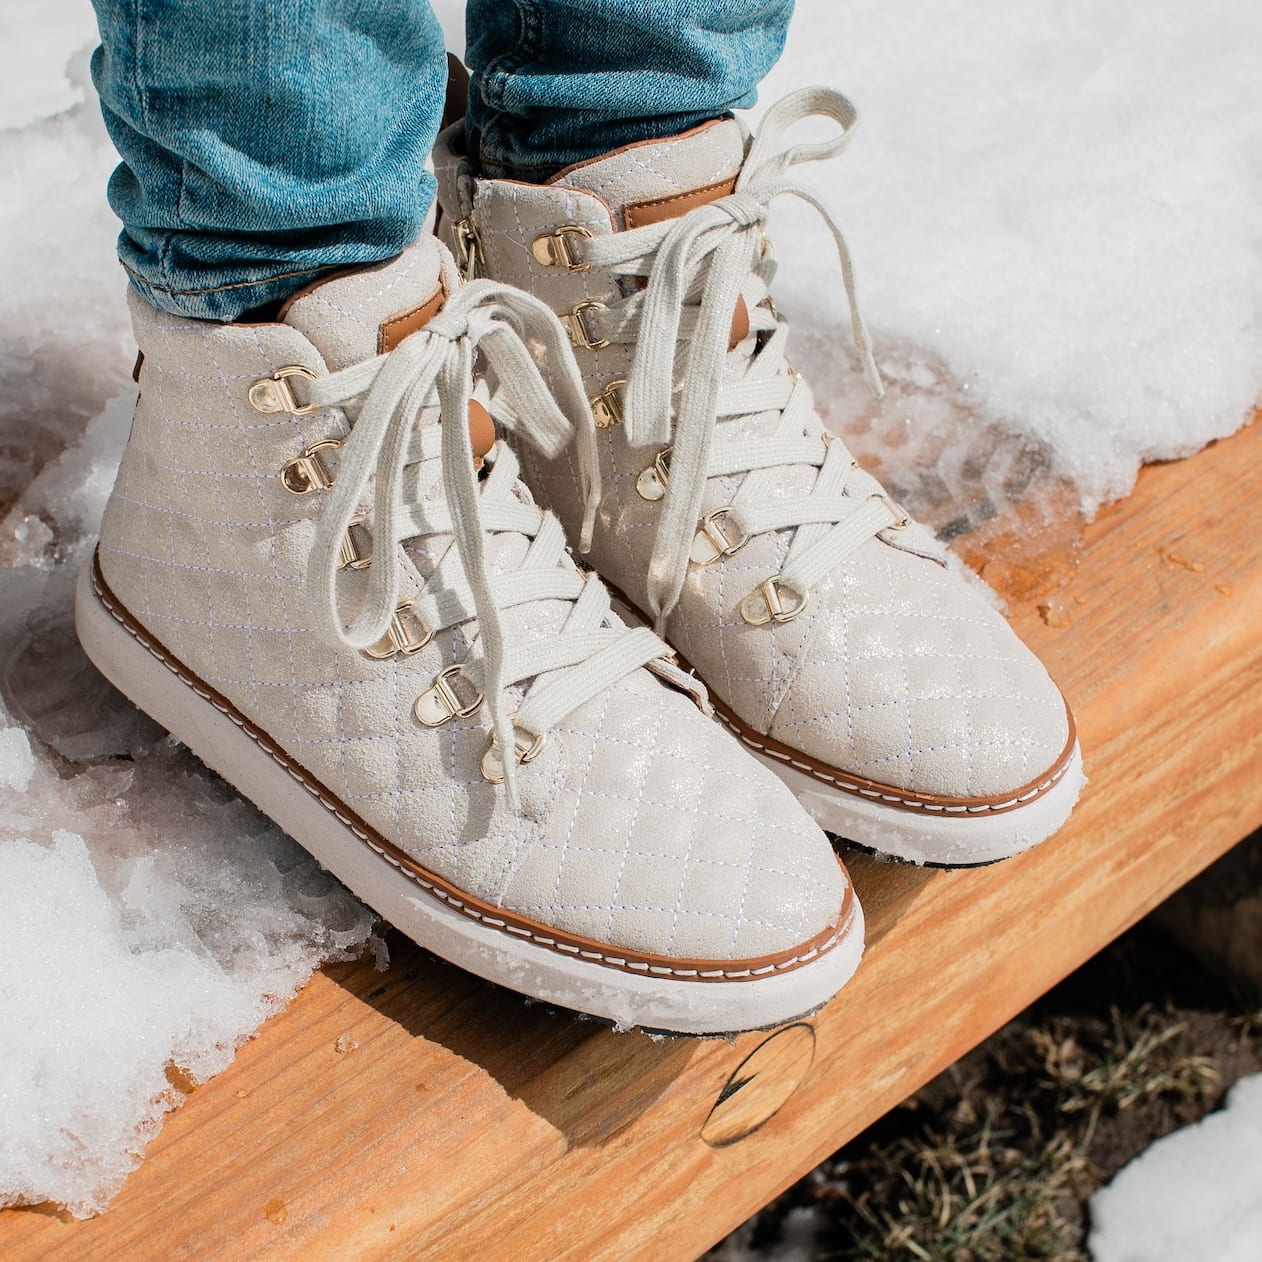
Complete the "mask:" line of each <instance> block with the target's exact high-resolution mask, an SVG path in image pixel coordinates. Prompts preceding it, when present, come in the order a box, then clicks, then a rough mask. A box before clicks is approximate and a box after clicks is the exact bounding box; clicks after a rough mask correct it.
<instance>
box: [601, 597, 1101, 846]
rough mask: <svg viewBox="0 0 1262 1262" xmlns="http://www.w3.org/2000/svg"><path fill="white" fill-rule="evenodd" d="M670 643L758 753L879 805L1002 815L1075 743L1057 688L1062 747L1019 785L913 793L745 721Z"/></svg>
mask: <svg viewBox="0 0 1262 1262" xmlns="http://www.w3.org/2000/svg"><path fill="white" fill-rule="evenodd" d="M605 586H606V587H607V588H609V590H610V592H612V593H613V595H614V596H616V597H617V598H618V599H619V600H620V601H622V603H623V604H624V605H626V607H627V608H628V609H630V610H631V611H632V612H633V613H634V614H635V615H636V617H637V618H639V619H640V620H641V621H642V622H644V623H645V624H646V625H648V626H652V620H651V619H649V618H645V617H644V615H643V614H642V613H641V612H640V610H639V608H638V607H637V606H636V605H635V604H633V603H632V602H631V601H630V600H628V599H627V597H626V596H625V594H624V593H623V592H621V591H620V590H619V589H618V588H616V587H615V586H614V585H613V584H612V583H610V582H609V581H608V580H607V579H606V580H605ZM671 648H672V649H673V650H674V652H675V656H676V657H677V658H678V659H679V665H680V666H681V668H682V669H684V670H686V671H690V672H691V673H692V674H694V675H696V677H697V678H698V679H700V680H701V682H702V683H703V684H705V685H706V690H707V691H708V692H709V694H710V704H711V705H712V706H713V707H714V710H715V713H716V714H717V715H718V716H719V718H720V719H721V720H722V722H723V725H724V726H725V727H727V728H728V729H729V730H730V731H731V732H733V733H734V734H735V735H736V736H737V737H739V738H740V740H741V741H743V742H744V743H745V744H746V745H748V746H749V747H750V748H751V749H756V750H757V751H758V752H759V753H760V754H763V755H765V756H766V757H768V758H773V759H775V761H776V762H782V763H784V764H785V765H786V766H789V767H792V768H793V769H794V770H795V771H800V772H801V773H802V774H803V775H806V776H810V777H811V778H812V779H815V780H818V781H820V782H821V783H822V784H826V785H828V786H829V787H830V788H833V789H840V790H841V791H842V792H843V793H849V794H852V795H853V796H854V797H858V798H864V799H865V800H867V801H870V802H878V803H880V804H881V805H882V806H890V807H894V808H895V809H897V810H901V811H916V812H919V813H920V814H922V815H934V816H943V815H947V816H950V815H958V816H961V817H967V816H970V815H972V816H988V815H1002V814H1004V813H1005V812H1006V811H1017V810H1020V809H1021V807H1023V806H1028V805H1029V804H1030V803H1031V802H1034V801H1036V800H1037V799H1038V798H1041V797H1042V796H1043V794H1045V793H1047V792H1049V791H1050V790H1051V789H1053V788H1055V787H1056V785H1057V784H1059V783H1060V780H1061V778H1062V777H1063V776H1064V774H1065V772H1066V771H1068V770H1069V764H1070V762H1071V760H1072V758H1073V753H1074V746H1075V745H1076V744H1077V743H1078V729H1077V727H1076V726H1075V724H1074V716H1073V712H1072V711H1071V710H1070V708H1069V702H1068V701H1065V698H1064V694H1062V695H1061V700H1062V701H1064V704H1065V722H1066V725H1067V726H1068V729H1069V735H1068V738H1067V739H1066V741H1065V747H1064V749H1062V750H1061V752H1060V756H1059V757H1058V758H1057V759H1056V761H1055V762H1054V763H1053V764H1052V765H1051V767H1050V768H1049V769H1048V770H1047V771H1045V772H1044V773H1043V774H1042V775H1041V776H1038V777H1037V778H1036V779H1034V780H1031V781H1030V782H1029V783H1028V784H1024V785H1022V786H1021V787H1020V788H1018V789H1014V790H1012V791H1011V792H1010V793H997V794H994V795H993V796H991V797H975V798H958V797H940V796H938V795H936V794H933V793H916V792H914V791H913V790H911V789H899V788H895V787H894V786H893V785H890V784H882V783H881V782H880V781H879V780H867V779H865V778H864V777H863V776H857V775H855V774H853V773H852V772H849V771H842V770H840V769H839V768H837V767H830V766H829V765H828V764H827V763H824V762H820V761H819V760H818V759H815V758H812V757H811V756H810V755H809V754H804V753H803V752H802V751H801V750H800V749H794V748H793V747H792V746H791V745H786V744H784V743H783V742H782V741H778V740H775V739H774V738H773V737H771V736H764V735H763V734H762V733H761V732H759V731H756V730H755V729H754V728H752V727H750V726H749V724H748V723H746V722H745V720H744V719H742V718H741V717H740V716H739V715H738V714H737V713H736V711H735V710H733V709H732V707H731V706H729V705H728V704H727V702H726V701H724V700H723V699H722V698H721V697H719V696H718V695H717V694H716V693H715V691H714V689H713V688H711V687H710V685H709V684H708V683H706V680H705V676H704V675H702V674H701V672H700V671H699V670H697V668H696V667H695V666H693V665H692V663H691V662H689V661H688V659H687V658H686V657H684V655H683V654H682V653H681V652H679V650H678V649H675V646H674V645H673V644H672V645H671ZM860 840H861V839H860Z"/></svg>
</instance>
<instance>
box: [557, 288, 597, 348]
mask: <svg viewBox="0 0 1262 1262" xmlns="http://www.w3.org/2000/svg"><path fill="white" fill-rule="evenodd" d="M608 310H609V308H608V307H607V306H605V304H604V303H603V302H592V301H590V300H589V301H587V302H580V303H579V304H578V306H577V307H575V308H574V310H573V311H567V312H566V313H565V314H564V315H560V316H558V317H557V319H558V320H560V321H561V323H562V324H563V325H564V326H565V331H566V332H567V333H568V334H569V335H570V341H571V342H572V343H573V344H574V346H576V347H577V348H578V349H579V350H585V351H598V350H602V349H603V348H604V347H606V346H608V345H609V339H608V338H607V337H593V336H592V331H591V328H590V326H589V323H588V313H589V312H592V311H608Z"/></svg>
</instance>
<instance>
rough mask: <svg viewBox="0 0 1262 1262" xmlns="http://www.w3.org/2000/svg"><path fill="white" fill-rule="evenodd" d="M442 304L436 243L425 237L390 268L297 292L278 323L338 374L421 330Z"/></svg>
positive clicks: (364, 270)
mask: <svg viewBox="0 0 1262 1262" xmlns="http://www.w3.org/2000/svg"><path fill="white" fill-rule="evenodd" d="M446 298H447V291H446V288H445V286H444V283H443V274H442V261H441V258H440V256H439V252H438V243H437V240H436V239H435V238H434V237H431V236H428V235H426V236H422V237H421V238H420V240H418V241H417V242H416V244H415V245H411V246H409V247H408V248H407V249H406V250H404V251H403V253H402V254H400V255H399V257H398V258H395V259H391V260H390V261H389V262H386V263H377V264H374V265H372V266H369V267H360V268H356V269H355V270H354V271H349V272H338V273H334V274H333V275H332V276H328V277H325V278H324V279H321V280H317V281H315V282H314V283H313V284H310V285H308V286H307V287H306V288H305V289H300V290H299V291H298V293H297V294H295V295H294V296H293V297H292V298H291V299H290V300H289V301H288V302H287V303H286V304H285V306H284V307H283V308H282V309H281V313H280V319H281V320H282V321H283V322H284V323H285V324H288V325H290V326H291V327H292V328H295V329H297V330H298V331H299V332H300V333H302V334H303V335H304V336H305V337H306V338H307V340H308V341H310V342H311V344H312V345H313V346H314V347H315V348H316V350H318V351H319V352H320V354H321V355H322V356H323V357H324V362H325V363H326V364H327V365H328V366H329V370H330V371H331V372H337V371H338V370H339V369H341V368H348V367H349V366H350V365H352V364H358V363H360V362H361V361H363V360H365V359H371V358H372V357H373V356H374V355H381V354H383V353H384V352H386V351H391V350H393V349H394V348H395V347H396V346H397V345H398V344H399V343H400V342H401V341H403V339H404V338H405V337H407V336H408V334H410V333H415V332H416V331H417V329H420V328H422V327H424V325H425V324H427V323H428V322H429V320H430V319H431V318H432V317H433V316H434V315H436V314H437V313H438V310H439V308H440V307H441V306H442V305H443V303H444V301H445V300H446Z"/></svg>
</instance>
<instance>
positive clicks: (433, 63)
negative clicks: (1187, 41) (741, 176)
mask: <svg viewBox="0 0 1262 1262" xmlns="http://www.w3.org/2000/svg"><path fill="white" fill-rule="evenodd" d="M94 3H95V6H96V12H97V21H98V24H99V26H100V31H101V46H100V47H99V48H98V49H97V50H96V52H95V54H94V55H93V58H92V76H93V80H94V82H95V83H96V87H97V91H98V92H99V94H100V97H101V108H102V111H103V112H104V115H105V122H106V126H107V127H108V128H109V131H110V135H111V137H112V138H113V140H114V144H115V146H116V147H117V148H118V151H119V154H120V156H121V157H122V163H121V165H120V166H119V167H118V168H117V169H116V170H115V172H114V174H113V176H112V178H111V180H110V185H109V199H110V205H111V206H112V207H113V209H114V212H115V213H116V214H117V215H118V217H119V218H120V219H121V220H122V221H123V231H122V234H121V235H120V237H119V257H120V259H121V260H122V263H123V266H124V267H125V268H126V269H127V272H128V275H129V276H130V278H131V281H132V284H133V285H134V286H135V287H136V289H137V290H138V291H139V292H140V293H141V294H142V295H143V296H144V297H145V298H147V299H148V300H149V301H150V302H152V303H153V304H154V305H155V306H157V307H161V308H163V309H164V310H167V311H171V312H174V313H175V314H177V315H184V316H193V317H200V318H203V319H212V320H236V319H239V318H240V317H241V316H242V315H243V314H244V313H245V312H247V311H250V310H252V309H254V308H257V307H261V306H265V305H266V304H269V303H273V302H276V301H278V300H280V299H283V298H285V297H287V296H288V295H289V294H290V293H292V292H293V291H294V290H296V289H298V288H300V287H301V286H302V285H304V284H306V283H307V282H308V281H310V280H311V279H312V278H313V277H314V276H315V275H316V274H317V273H319V272H321V271H323V270H325V269H328V268H334V267H347V266H351V265H355V264H360V263H369V262H375V261H377V260H379V259H385V258H390V257H392V256H393V255H395V254H397V253H399V251H400V250H402V249H403V248H404V247H405V246H407V245H408V244H410V243H411V242H412V241H413V240H415V238H416V236H417V234H418V233H419V231H420V229H421V224H422V221H423V220H424V218H425V214H426V212H427V211H428V209H429V205H430V202H431V200H432V198H433V189H434V182H433V177H432V176H431V175H430V174H429V173H428V172H427V171H426V170H425V167H424V163H425V159H426V157H427V156H428V154H429V150H430V147H431V146H432V144H433V141H434V137H435V136H436V135H437V133H438V128H439V123H440V119H441V116H442V108H443V98H444V90H445V85H446V78H447V67H446V61H445V54H444V50H443V37H442V31H441V29H440V27H439V24H438V22H437V20H436V18H435V17H434V15H433V13H432V12H431V11H430V8H429V4H428V0H94ZM792 9H793V0H642V2H641V3H634V2H633V0H469V3H468V10H467V26H468V54H467V56H468V59H469V63H470V69H471V71H472V76H473V77H472V84H471V91H470V100H469V114H468V118H467V120H466V127H467V132H468V136H469V138H470V143H471V144H472V145H473V146H475V148H476V152H477V153H478V154H479V156H480V159H481V162H482V166H483V169H484V171H485V172H486V173H487V174H488V175H494V176H511V177H514V178H518V179H526V180H540V179H545V178H547V176H549V175H550V174H552V173H553V172H555V171H557V170H559V169H560V168H562V167H564V166H568V165H569V164H570V163H572V162H579V161H582V160H584V159H586V158H591V157H595V156H597V155H598V154H601V153H604V152H606V151H607V150H609V149H611V148H615V147H617V146H618V145H622V144H627V143H629V142H631V141H635V140H642V139H648V138H652V137H657V136H668V135H672V134H674V133H675V132H677V131H682V130H683V129H685V128H687V127H691V126H693V125H694V124H696V123H699V122H702V121H703V120H705V119H707V118H713V117H715V116H716V115H719V114H722V113H724V112H725V111H727V110H729V109H732V108H733V107H737V106H746V105H750V104H752V103H753V100H754V90H755V87H756V85H757V83H758V81H759V80H760V79H761V78H762V76H763V75H764V74H766V72H767V71H768V70H769V69H770V68H771V66H772V64H773V63H774V62H775V60H776V58H777V57H778V56H779V54H780V50H781V48H782V47H783V45H784V37H785V31H786V28H787V26H788V21H789V16H790V14H791V12H792Z"/></svg>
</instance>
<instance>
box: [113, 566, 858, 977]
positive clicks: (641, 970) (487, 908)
mask: <svg viewBox="0 0 1262 1262" xmlns="http://www.w3.org/2000/svg"><path fill="white" fill-rule="evenodd" d="M92 586H93V589H94V590H95V592H96V596H97V598H98V599H99V600H100V602H101V604H102V605H103V606H104V608H105V609H106V611H107V612H108V613H109V614H110V616H111V617H112V618H113V619H114V620H115V621H116V622H117V623H119V625H120V626H122V627H123V628H124V629H125V630H126V631H127V633H128V634H129V635H130V636H131V637H132V638H133V639H134V640H136V642H137V643H139V644H140V645H141V646H142V647H143V648H145V649H146V650H147V651H148V652H149V653H150V654H152V655H153V656H154V657H155V658H157V660H158V661H159V662H161V663H162V665H163V666H165V667H166V668H167V670H169V671H170V672H171V673H172V674H173V675H175V676H176V677H177V678H178V679H179V680H180V681H181V682H182V683H184V684H187V685H188V687H190V688H192V689H193V691H194V692H196V693H197V695H198V696H200V697H201V698H202V699H203V700H205V701H207V702H209V703H210V704H211V705H212V706H214V707H215V709H216V710H218V711H219V712H220V713H221V714H223V715H224V716H226V717H227V718H229V719H230V720H231V721H232V722H233V723H235V724H236V725H237V727H239V728H240V729H241V731H242V732H244V733H245V735H246V736H248V737H249V738H250V739H251V740H252V741H254V743H255V744H256V745H257V746H258V747H259V749H260V750H261V751H262V752H263V753H265V754H267V756H268V757H269V758H271V759H272V760H273V761H274V762H276V763H277V764H279V765H280V766H281V767H283V768H284V769H285V770H286V771H287V772H288V773H289V774H290V775H291V776H293V777H294V779H295V780H297V781H298V782H299V783H300V784H301V785H302V787H303V788H304V789H306V791H307V792H308V793H310V794H311V796H312V797H314V798H315V799H316V801H318V802H319V803H320V805H321V806H323V807H324V808H325V810H327V811H329V812H330V814H332V815H334V816H336V817H337V819H338V820H339V821H340V822H341V823H342V824H343V825H344V826H345V827H346V828H348V829H350V831H351V832H352V833H354V834H355V836H356V837H358V838H359V840H360V841H362V842H363V843H364V844H365V845H366V846H368V848H369V849H370V850H372V851H373V852H374V853H375V854H377V855H379V856H380V857H381V858H382V859H384V860H385V861H386V862H387V863H389V864H390V866H391V867H393V868H397V869H398V870H399V871H400V872H401V873H402V874H403V875H404V876H406V877H407V878H408V879H409V880H410V881H412V882H413V883H414V884H416V885H417V886H418V887H419V888H421V889H422V890H424V891H425V892H426V893H427V894H430V895H432V896H433V897H434V898H437V899H438V900H439V901H440V902H443V903H445V904H446V905H447V906H448V907H451V908H452V909H454V910H455V911H458V912H460V913H461V914H462V915H464V916H468V917H469V918H470V919H471V920H476V921H478V922H480V923H481V924H484V925H488V926H489V927H491V928H493V929H498V930H500V931H501V932H503V933H507V934H510V935H511V936H513V937H515V938H526V939H528V940H529V941H531V942H533V943H535V944H536V945H537V946H540V947H543V948H546V949H547V950H550V951H556V952H558V953H559V954H561V955H568V956H572V957H575V958H578V959H583V960H589V961H590V962H592V963H593V964H601V965H604V966H605V967H607V968H615V969H618V970H620V971H622V972H626V973H638V974H643V975H647V976H653V977H670V978H674V979H676V980H679V981H697V982H742V981H757V980H759V979H760V978H763V977H769V976H771V975H773V974H776V973H788V972H792V971H793V970H795V969H798V968H801V967H802V966H803V965H805V964H809V963H811V961H812V960H815V959H817V958H818V957H819V956H821V955H823V954H825V952H827V951H829V950H830V949H831V948H832V947H834V946H836V944H837V943H838V942H839V941H840V940H841V939H842V937H844V936H845V934H846V932H847V930H848V929H849V928H850V925H851V923H852V921H853V919H854V910H855V903H854V891H853V887H852V886H851V884H850V881H849V878H848V877H847V880H846V896H845V898H844V900H843V901H842V905H841V908H840V910H839V912H838V916H837V923H836V924H835V925H833V926H831V927H830V928H828V929H825V930H824V931H823V932H822V933H818V934H816V935H815V937H813V938H811V939H810V940H809V941H807V942H804V943H802V944H801V945H800V946H798V947H795V948H792V949H791V950H788V951H782V952H779V953H777V954H775V955H760V956H755V957H753V958H750V959H744V960H693V959H676V958H674V957H672V956H664V955H650V954H647V953H645V952H636V951H620V950H618V949H617V948H614V947H610V946H608V945H607V944H605V943H601V942H596V941H594V940H592V939H590V938H582V937H578V936H577V935H575V934H568V933H563V932H561V931H560V930H558V929H553V928H551V927H550V926H548V925H541V924H539V923H538V922H537V921H534V920H528V919H526V918H525V917H524V916H518V915H516V914H514V913H513V912H510V911H505V910H504V909H503V908H502V907H494V906H492V905H491V904H490V903H484V902H482V901H481V900H479V899H477V898H474V897H473V896H472V895H470V894H467V893H465V892H464V891H463V890H460V889H458V888H457V887H456V886H454V885H451V884H450V883H448V882H447V881H444V880H443V879H442V877H439V876H436V875H435V874H434V873H432V872H430V871H428V870H427V869H425V868H423V867H421V865H420V864H418V863H417V862H416V861H415V860H414V859H412V858H411V857H410V856H409V855H408V854H406V853H405V852H404V851H403V850H401V849H400V848H399V847H398V846H396V845H395V844H394V843H393V842H390V841H387V840H386V839H385V838H384V837H383V836H382V835H381V834H380V833H379V832H377V831H376V829H374V828H372V827H371V826H370V825H369V824H367V823H366V822H365V821H364V820H362V819H360V817H359V816H358V815H357V814H356V813H355V812H354V811H352V810H351V809H350V807H348V806H347V805H346V804H345V803H344V802H342V801H341V799H340V798H338V797H336V796H335V795H334V794H333V793H331V792H330V791H329V790H328V789H327V788H326V787H325V786H324V785H323V784H321V783H320V781H319V780H317V779H316V778H315V776H313V775H312V774H311V773H310V772H309V771H307V769H306V768H305V767H303V766H302V765H301V764H300V763H298V762H296V761H295V760H294V759H293V758H291V757H290V756H289V755H288V754H287V753H286V752H285V751H284V750H283V749H282V748H281V747H280V745H278V744H277V742H276V741H275V740H273V739H272V737H270V736H269V735H268V734H267V733H266V732H265V731H264V730H263V729H262V728H260V727H259V726H258V725H257V724H254V723H252V722H251V721H250V720H249V719H247V718H246V717H245V715H244V714H242V713H241V712H240V710H238V709H237V708H236V707H235V706H234V705H233V704H232V702H230V701H229V700H228V699H227V698H226V697H224V696H223V695H222V694H221V693H219V692H217V691H216V690H215V689H214V688H212V687H210V685H209V684H207V683H205V682H203V681H202V680H201V679H200V678H198V676H197V675H195V674H194V673H193V672H192V671H191V670H189V669H188V667H187V666H185V665H184V664H183V662H181V661H180V660H179V659H178V658H177V657H175V655H174V654H172V653H170V652H169V651H168V650H167V649H166V648H164V647H163V646H162V645H161V644H160V643H159V642H158V641H157V640H155V639H154V638H153V637H152V636H151V635H150V634H149V632H147V631H146V630H145V629H144V627H142V626H141V625H140V623H138V622H137V621H136V620H135V619H134V618H133V617H132V616H131V614H130V613H128V611H127V610H126V608H124V606H123V604H122V602H121V601H119V599H118V597H116V596H115V595H114V593H113V592H112V591H111V590H110V587H109V584H108V583H106V581H105V576H104V574H102V572H101V558H100V552H99V551H97V552H94V553H93V556H92ZM837 863H838V866H839V867H841V869H842V871H843V872H845V866H844V865H843V864H842V863H841V860H840V859H838V860H837Z"/></svg>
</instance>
